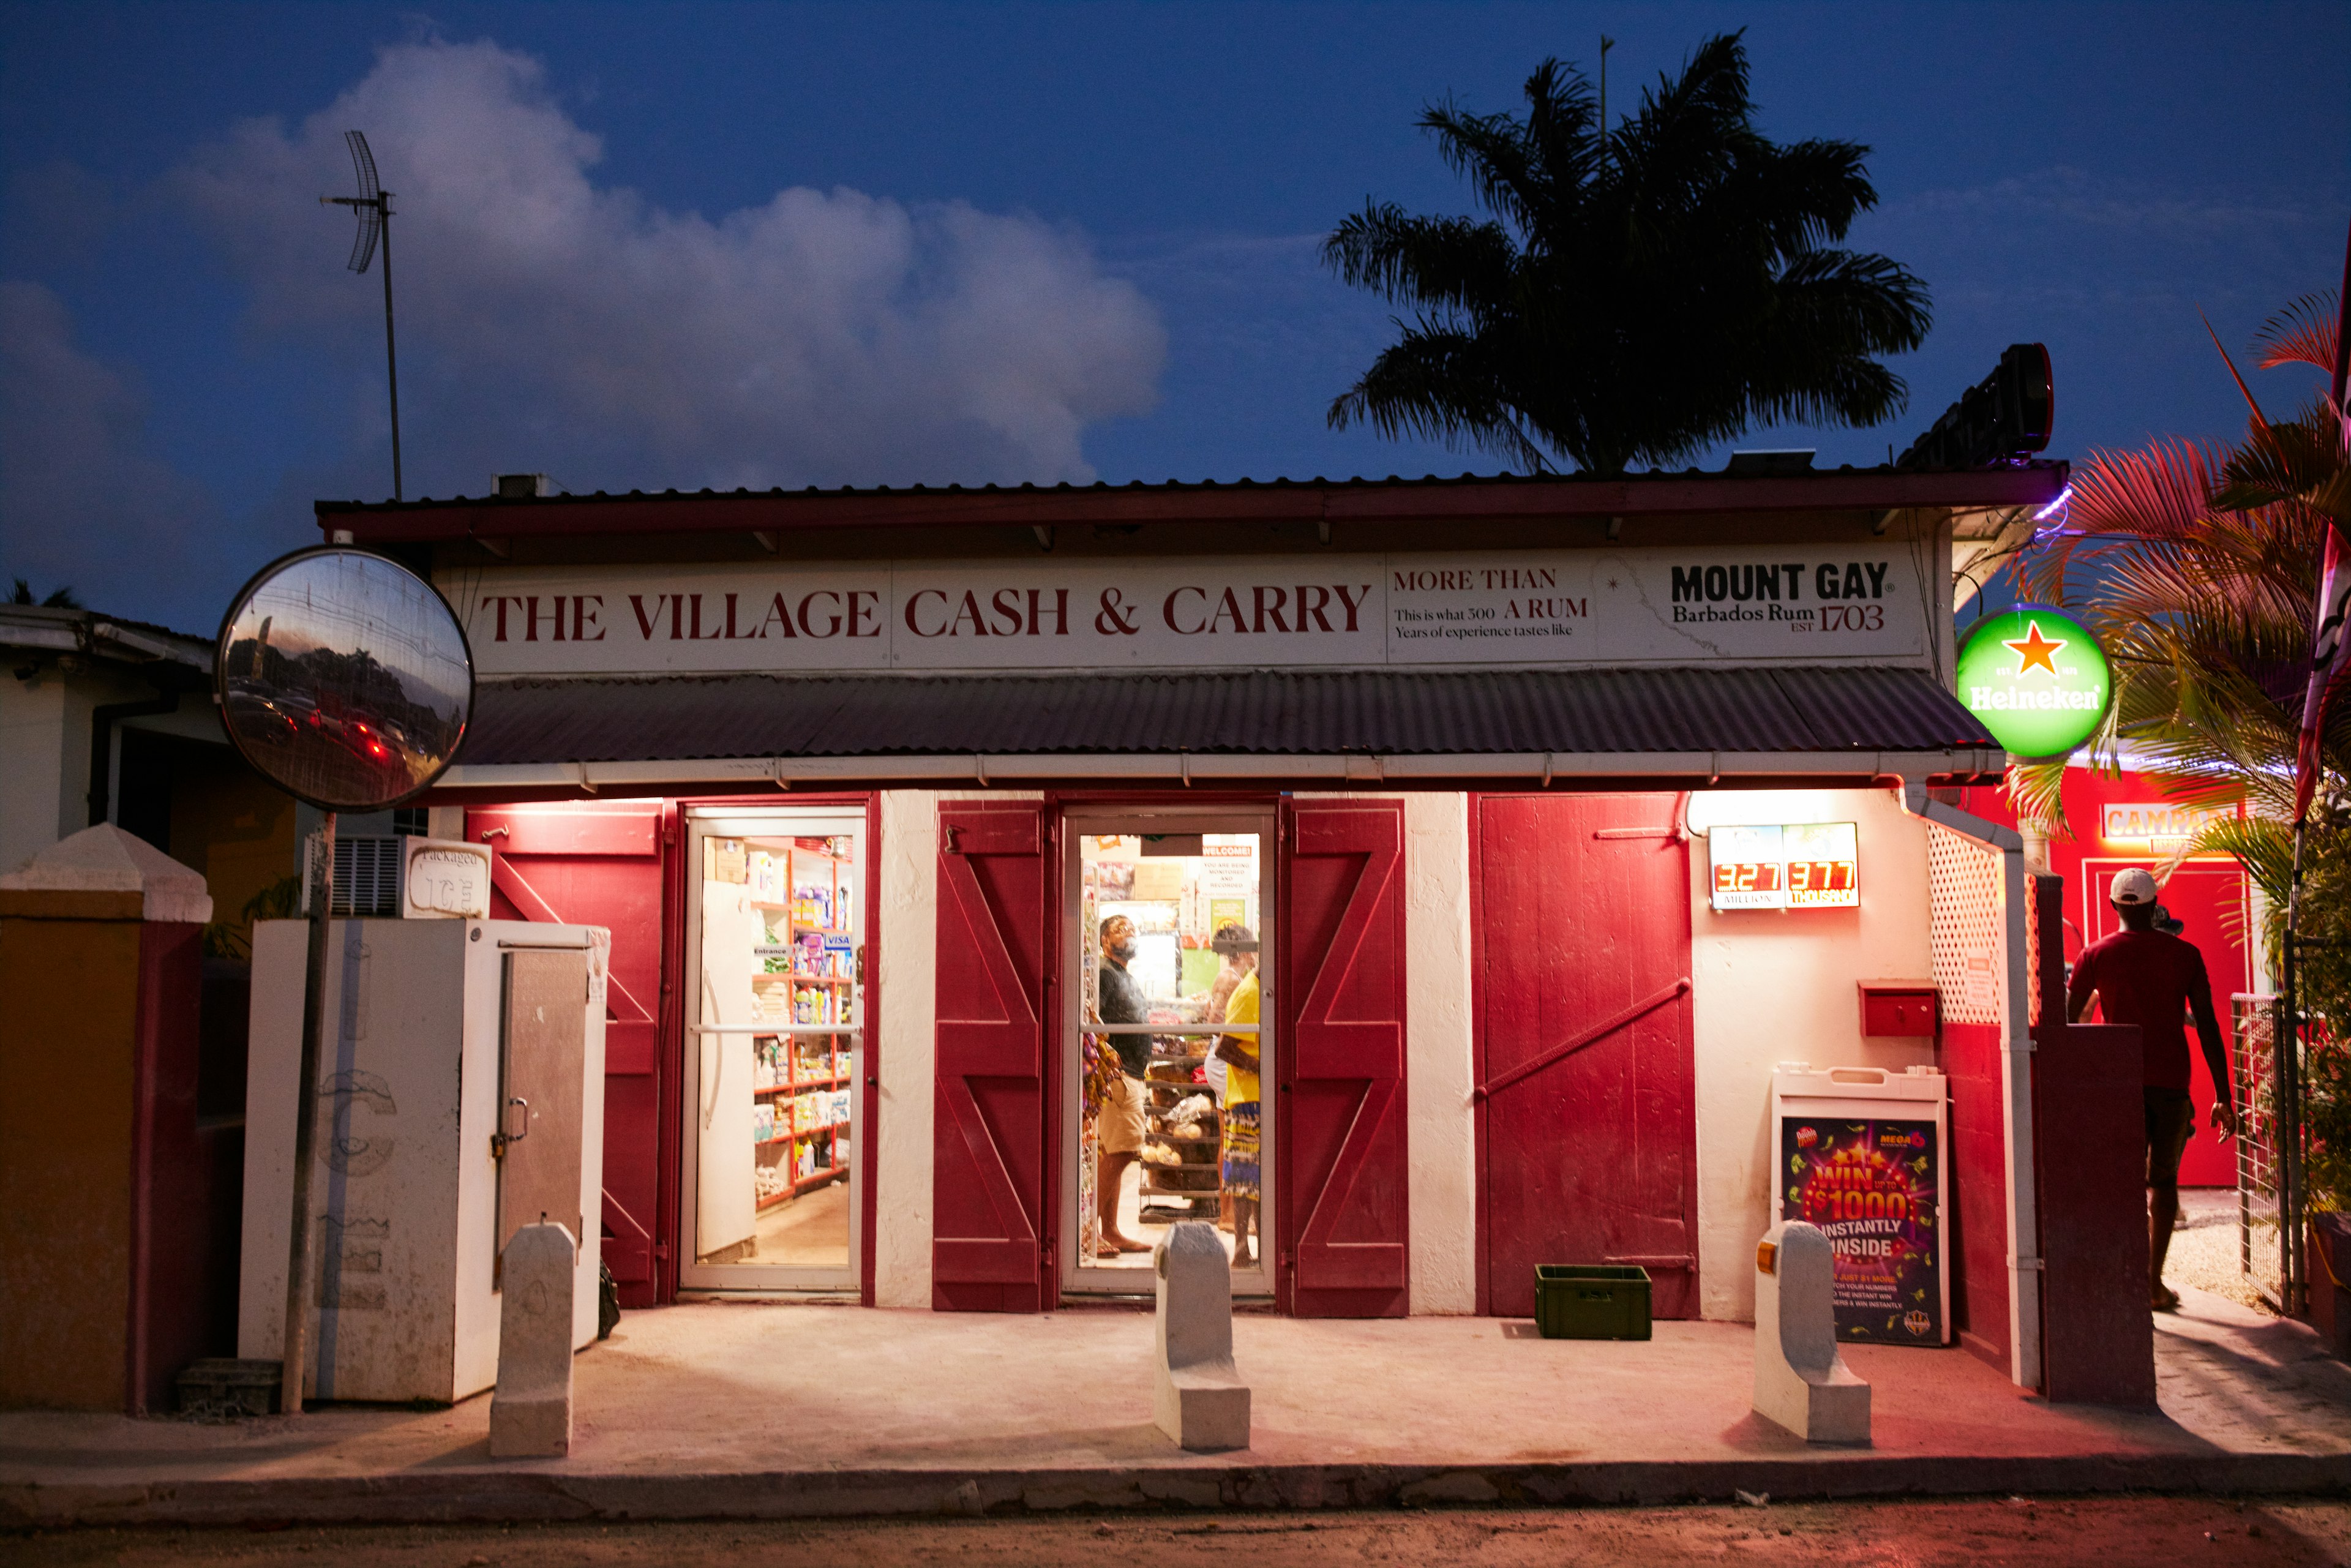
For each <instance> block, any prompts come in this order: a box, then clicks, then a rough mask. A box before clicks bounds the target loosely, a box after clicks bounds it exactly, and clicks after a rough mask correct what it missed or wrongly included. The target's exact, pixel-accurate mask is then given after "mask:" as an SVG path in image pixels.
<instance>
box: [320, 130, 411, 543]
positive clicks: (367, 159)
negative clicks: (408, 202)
mask: <svg viewBox="0 0 2351 1568" xmlns="http://www.w3.org/2000/svg"><path fill="white" fill-rule="evenodd" d="M343 141H344V143H345V144H346V145H347V146H349V147H350V150H351V167H352V169H353V170H354V171H356V172H358V174H359V182H360V193H359V194H358V195H356V196H321V197H319V205H320V206H322V207H323V206H329V205H331V206H338V207H349V208H350V209H351V215H352V216H353V217H355V218H357V219H359V221H360V232H359V233H358V234H357V235H354V236H353V237H352V239H351V260H350V268H351V270H352V271H353V272H365V271H366V270H367V269H368V263H369V262H370V261H371V260H373V259H374V257H375V247H376V242H377V241H378V240H379V239H381V241H382V242H383V365H384V371H385V374H386V375H387V377H388V378H389V379H390V381H391V382H392V499H393V500H395V501H397V500H400V499H402V496H401V492H400V357H399V355H398V354H396V353H394V352H393V351H392V193H391V192H390V191H387V190H385V189H384V188H383V186H382V185H381V183H378V182H377V180H376V177H375V154H374V153H372V152H369V151H368V144H367V137H366V135H365V134H364V133H362V132H360V131H344V132H343Z"/></svg>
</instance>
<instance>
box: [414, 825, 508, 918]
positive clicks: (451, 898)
mask: <svg viewBox="0 0 2351 1568" xmlns="http://www.w3.org/2000/svg"><path fill="white" fill-rule="evenodd" d="M401 842H402V846H403V848H404V850H405V852H406V855H407V860H406V862H405V864H404V865H403V867H402V875H401V909H400V913H401V915H402V918H404V919H408V920H466V919H473V920H486V919H488V918H489V915H490V851H489V847H488V846H487V845H486V844H469V843H465V842H464V841H456V840H449V839H419V838H410V839H403V840H402V841H401Z"/></svg>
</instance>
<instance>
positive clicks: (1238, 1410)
mask: <svg viewBox="0 0 2351 1568" xmlns="http://www.w3.org/2000/svg"><path fill="white" fill-rule="evenodd" d="M1153 1262H1154V1263H1155V1265H1156V1267H1157V1270H1158V1274H1159V1312H1158V1319H1159V1322H1158V1328H1157V1349H1158V1354H1157V1355H1156V1356H1155V1361H1154V1365H1153V1368H1152V1376H1153V1391H1152V1401H1151V1407H1152V1410H1151V1413H1152V1418H1153V1419H1154V1420H1155V1421H1156V1422H1157V1423H1158V1426H1159V1429H1160V1430H1161V1431H1163V1432H1165V1433H1166V1434H1167V1435H1168V1436H1169V1437H1173V1438H1175V1441H1176V1443H1177V1444H1178V1445H1180V1446H1181V1447H1183V1448H1189V1449H1191V1450H1193V1451H1194V1452H1196V1453H1212V1452H1215V1451H1216V1450H1217V1449H1219V1448H1248V1447H1249V1385H1247V1384H1245V1383H1243V1382H1242V1381H1241V1380H1240V1374H1239V1372H1238V1370H1237V1369H1236V1368H1235V1367H1234V1365H1233V1269H1232V1263H1231V1261H1230V1260H1228V1259H1227V1258H1226V1256H1225V1244H1224V1243H1223V1242H1222V1241H1219V1240H1218V1239H1217V1230H1216V1227H1214V1226H1212V1225H1207V1224H1203V1223H1202V1222H1200V1221H1199V1220H1196V1219H1187V1220H1185V1221H1183V1222H1182V1223H1180V1224H1177V1225H1175V1226H1172V1227H1170V1228H1169V1229H1168V1232H1167V1235H1166V1238H1165V1239H1164V1240H1162V1241H1161V1242H1160V1243H1159V1248H1158V1252H1157V1255H1156V1256H1155V1258H1154V1259H1153Z"/></svg>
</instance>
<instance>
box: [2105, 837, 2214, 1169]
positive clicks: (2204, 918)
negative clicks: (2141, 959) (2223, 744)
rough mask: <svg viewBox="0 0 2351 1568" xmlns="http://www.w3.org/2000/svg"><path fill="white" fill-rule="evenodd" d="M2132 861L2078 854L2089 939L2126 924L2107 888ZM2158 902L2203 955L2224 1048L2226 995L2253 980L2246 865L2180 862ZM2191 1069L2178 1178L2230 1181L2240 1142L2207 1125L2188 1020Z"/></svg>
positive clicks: (2207, 1079)
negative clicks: (2190, 1106)
mask: <svg viewBox="0 0 2351 1568" xmlns="http://www.w3.org/2000/svg"><path fill="white" fill-rule="evenodd" d="M2132 863H2134V862H2129V861H2113V860H2085V861H2084V862H2082V870H2083V872H2084V873H2085V876H2084V878H2083V881H2084V884H2085V885H2084V889H2083V891H2084V894H2085V899H2086V902H2087V904H2088V906H2089V907H2088V913H2089V916H2090V920H2089V939H2090V940H2091V941H2093V942H2102V941H2104V940H2105V939H2106V938H2107V937H2109V936H2113V935H2114V934H2115V933H2116V932H2117V931H2119V930H2121V929H2122V928H2123V923H2122V920H2121V918H2120V917H2119V916H2117V915H2116V914H2115V906H2114V905H2113V904H2110V903H2108V902H2107V895H2108V894H2112V893H2113V892H2114V888H2115V878H2116V877H2117V876H2119V875H2120V874H2121V873H2122V872H2123V869H2124V868H2125V867H2126V866H2128V865H2130V864H2132ZM2136 863H2137V864H2139V865H2142V866H2144V867H2146V869H2147V870H2149V871H2155V870H2157V869H2158V866H2157V863H2156V862H2153V861H2141V862H2136ZM2162 903H2163V906H2164V908H2166V909H2167V910H2168V911H2170V912H2171V914H2172V915H2173V916H2174V917H2176V918H2177V919H2178V920H2179V924H2180V927H2181V929H2180V933H2179V935H2180V936H2183V937H2185V938H2186V939H2187V940H2189V941H2190V942H2193V943H2195V944H2196V948H2197V951H2199V952H2200V953H2201V954H2203V955H2204V973H2205V974H2206V976H2207V977H2210V980H2211V982H2212V1007H2213V1009H2214V1010H2215V1011H2216V1012H2217V1013H2218V1014H2219V1015H2220V1038H2221V1043H2222V1047H2223V1049H2226V1047H2227V1044H2228V1034H2229V995H2230V993H2231V992H2232V991H2250V990H2252V988H2253V967H2252V956H2251V955H2250V954H2249V953H2247V951H2246V949H2245V937H2244V933H2245V929H2246V913H2247V911H2246V908H2245V873H2243V872H2242V871H2241V870H2239V869H2238V868H2237V867H2236V866H2234V865H2211V864H2202V865H2199V864H2196V863H2193V862H2190V863H2189V864H2185V865H2181V866H2180V867H2179V868H2178V869H2177V870H2175V871H2173V872H2172V873H2171V875H2170V876H2169V877H2168V879H2167V880H2166V881H2165V882H2164V884H2163V900H2162ZM2188 1072H2189V1092H2190V1093H2191V1094H2193V1095H2194V1096H2195V1100H2196V1135H2195V1136H2194V1137H2192V1138H2190V1139H2189V1140H2188V1152H2187V1153H2186V1154H2184V1155H2181V1156H2180V1159H2179V1181H2180V1185H2181V1186H2236V1185H2237V1146H2236V1145H2234V1144H2232V1143H2224V1142H2222V1141H2221V1139H2220V1134H2217V1133H2215V1132H2214V1131H2213V1130H2212V1125H2211V1111H2212V1101H2213V1086H2212V1070H2211V1069H2210V1068H2209V1067H2207V1066H2205V1065H2204V1048H2203V1046H2202V1044H2201V1043H2199V1041H2198V1040H2197V1038H2196V1030H2195V1027H2194V1026H2193V1025H2192V1024H2191V1025H2190V1026H2189V1030H2188Z"/></svg>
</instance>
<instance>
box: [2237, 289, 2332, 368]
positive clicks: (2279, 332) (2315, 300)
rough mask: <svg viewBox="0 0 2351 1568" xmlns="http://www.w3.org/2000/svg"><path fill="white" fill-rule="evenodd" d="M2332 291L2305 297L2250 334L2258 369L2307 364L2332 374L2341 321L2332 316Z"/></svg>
mask: <svg viewBox="0 0 2351 1568" xmlns="http://www.w3.org/2000/svg"><path fill="white" fill-rule="evenodd" d="M2335 309H2336V304H2335V290H2333V289H2331V288H2330V289H2327V290H2326V291H2325V292H2324V293H2321V294H2305V295H2304V296H2303V297H2302V298H2299V299H2297V300H2295V301H2294V303H2293V304H2291V305H2289V306H2287V307H2286V308H2284V309H2283V310H2281V311H2279V312H2278V313H2277V314H2276V315H2274V316H2273V317H2271V318H2270V319H2268V320H2266V321H2264V322H2262V329H2261V330H2260V331H2258V332H2256V333H2254V334H2253V342H2254V344H2255V346H2257V347H2258V348H2259V349H2260V350H2261V351H2262V357H2261V358H2260V360H2258V361H2255V362H2256V363H2258V364H2259V365H2260V366H2261V367H2262V369H2263V370H2265V371H2267V370H2273V369H2275V368H2276V367H2278V366H2279V365H2309V366H2311V367H2313V368H2314V369H2316V370H2319V371H2325V373H2326V374H2328V375H2330V376H2331V375H2333V374H2334V373H2335V345H2336V343H2337V341H2338V339H2337V333H2338V332H2339V331H2340V330H2341V325H2340V323H2341V318H2340V317H2338V316H2337V315H2336V314H2335Z"/></svg>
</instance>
